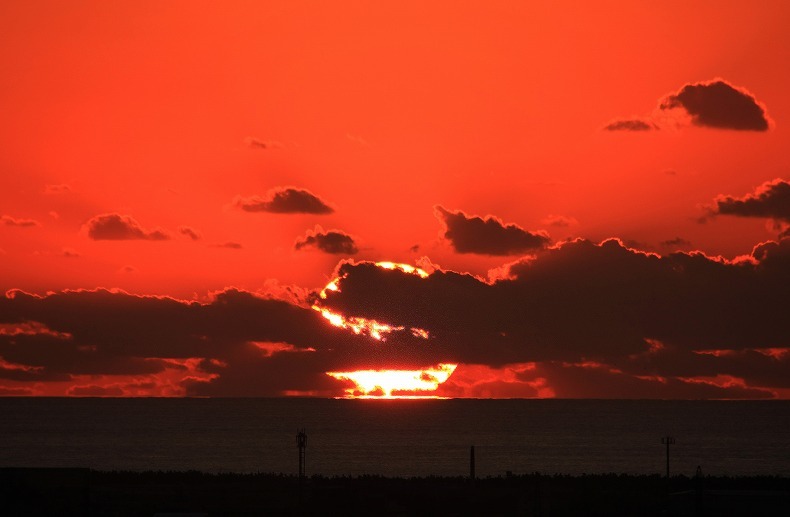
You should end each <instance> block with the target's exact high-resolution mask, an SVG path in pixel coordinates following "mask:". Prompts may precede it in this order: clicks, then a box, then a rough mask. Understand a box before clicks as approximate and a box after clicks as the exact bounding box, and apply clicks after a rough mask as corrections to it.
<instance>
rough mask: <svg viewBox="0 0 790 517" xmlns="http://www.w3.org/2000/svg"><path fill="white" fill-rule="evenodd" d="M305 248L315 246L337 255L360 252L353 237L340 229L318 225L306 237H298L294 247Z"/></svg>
mask: <svg viewBox="0 0 790 517" xmlns="http://www.w3.org/2000/svg"><path fill="white" fill-rule="evenodd" d="M303 248H315V249H318V250H321V251H323V252H324V253H331V254H335V255H355V254H356V253H358V252H359V248H357V245H356V243H355V242H354V239H353V237H351V236H350V235H348V234H345V233H343V232H341V231H340V230H328V231H324V230H323V228H321V227H320V226H316V227H315V230H313V231H310V230H308V231H307V234H306V235H305V236H304V237H302V238H300V239H297V241H296V243H295V244H294V249H296V250H301V249H303Z"/></svg>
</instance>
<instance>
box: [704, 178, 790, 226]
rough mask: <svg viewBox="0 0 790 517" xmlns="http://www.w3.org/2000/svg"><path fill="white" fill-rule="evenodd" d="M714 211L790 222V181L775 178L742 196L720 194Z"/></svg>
mask: <svg viewBox="0 0 790 517" xmlns="http://www.w3.org/2000/svg"><path fill="white" fill-rule="evenodd" d="M713 211H714V213H718V214H722V215H735V216H739V217H768V218H772V219H779V220H782V221H786V222H790V183H788V182H787V181H785V180H782V179H775V180H773V181H769V182H766V183H763V184H762V185H761V186H759V187H757V189H755V191H754V193H752V194H746V195H745V196H743V197H740V198H736V197H732V196H720V197H719V198H717V199H716V206H715V207H714V209H713Z"/></svg>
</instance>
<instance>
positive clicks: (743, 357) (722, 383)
mask: <svg viewBox="0 0 790 517" xmlns="http://www.w3.org/2000/svg"><path fill="white" fill-rule="evenodd" d="M430 269H431V272H430V274H429V275H428V276H427V277H426V278H422V277H420V276H418V275H416V274H408V273H404V272H403V271H401V270H398V269H397V268H396V269H383V268H381V267H378V266H376V265H375V264H372V263H370V262H358V263H357V262H353V261H344V262H342V263H341V264H340V265H339V267H338V269H337V271H336V274H337V276H338V278H339V284H338V287H339V289H338V290H337V291H327V293H326V299H321V298H320V297H318V296H317V295H314V296H313V297H312V298H311V299H310V302H309V303H312V302H313V301H315V302H316V303H320V304H322V307H325V308H327V309H329V310H332V311H334V312H338V313H343V314H345V315H347V316H359V317H364V318H368V319H372V320H376V321H379V322H386V323H389V324H391V325H399V326H403V327H404V328H405V329H404V331H402V332H397V331H396V332H392V333H390V334H387V336H386V338H387V339H386V341H384V342H377V343H375V344H372V343H371V340H370V338H369V337H368V336H364V335H355V334H354V333H352V332H349V331H347V330H344V329H340V328H337V327H334V326H332V325H330V324H329V322H327V321H326V320H325V319H324V318H323V317H322V315H321V313H319V312H318V311H315V310H312V309H310V308H309V307H308V306H306V305H305V306H302V305H297V304H294V303H291V302H287V301H284V300H279V299H272V298H267V297H264V296H260V295H256V294H253V293H250V292H246V291H240V290H235V289H228V290H225V291H222V292H220V293H216V294H215V295H213V296H212V298H211V299H210V300H209V301H206V302H187V301H181V300H176V299H173V298H168V297H154V296H137V295H131V294H127V293H124V292H119V291H107V290H93V291H65V292H60V293H50V294H47V295H46V296H37V295H32V294H27V293H24V292H21V291H11V292H9V293H8V294H7V295H6V296H5V297H2V298H0V358H2V359H0V379H5V380H6V381H8V382H9V383H12V384H13V383H17V384H14V385H13V387H14V388H16V387H21V386H18V383H31V385H34V384H35V383H46V382H55V381H58V382H62V381H69V380H70V381H71V382H72V384H73V385H74V386H76V388H74V390H75V391H74V392H73V393H75V394H78V393H81V394H88V393H95V394H103V395H112V394H118V393H124V394H129V393H133V394H134V393H139V390H142V389H144V387H143V384H144V382H143V381H144V380H145V379H150V378H152V377H156V376H161V375H171V376H173V377H174V378H177V379H178V380H177V381H176V382H177V383H179V384H178V386H180V389H181V390H183V391H182V393H185V394H188V395H196V396H280V395H284V394H289V393H291V394H293V393H302V394H312V395H321V396H334V395H338V394H340V393H341V392H342V389H343V388H344V387H345V384H344V383H343V382H341V381H337V380H334V379H332V378H330V377H329V376H327V375H326V374H325V372H327V371H352V370H356V369H361V368H365V369H368V368H403V369H413V368H421V367H425V366H427V365H434V364H438V363H451V362H455V363H460V364H461V365H462V366H459V370H458V376H457V377H455V376H454V377H451V380H450V381H448V384H447V385H446V386H445V387H443V388H442V389H443V392H442V393H444V394H447V395H448V396H453V395H459V396H460V395H463V396H471V395H475V394H476V396H506V395H512V396H534V395H539V396H541V394H544V395H545V394H546V393H549V392H551V393H554V394H555V395H557V396H565V397H616V398H623V397H639V398H656V397H658V398H743V397H748V398H757V397H766V396H772V395H773V391H772V390H778V389H787V388H788V387H790V380H788V379H790V327H788V326H787V325H785V324H784V322H785V321H786V319H787V318H786V315H787V314H788V313H790V301H789V300H788V297H787V293H788V292H789V291H790V240H779V241H769V242H765V243H762V244H760V245H758V246H756V247H755V248H754V250H753V252H752V254H751V256H750V257H748V259H743V258H742V259H739V260H737V261H727V260H724V259H720V258H712V257H708V256H705V255H704V254H702V253H699V252H693V253H684V252H677V253H672V254H669V255H666V256H659V255H657V254H649V253H644V252H640V251H638V250H634V249H629V248H627V247H625V246H624V245H623V244H622V243H621V242H620V241H617V240H608V241H605V242H603V243H601V244H595V243H592V242H589V241H585V240H576V241H572V242H567V243H563V244H561V245H557V246H554V247H551V248H548V249H546V250H543V251H541V252H540V253H538V254H537V255H535V256H533V257H529V258H523V259H520V260H517V261H515V262H513V263H511V264H509V265H507V266H505V267H503V268H502V270H501V271H500V272H499V273H498V274H495V275H492V278H496V280H488V281H486V280H483V279H480V278H478V277H475V276H472V275H468V274H461V273H457V272H453V271H447V270H441V269H438V267H434V268H430ZM409 328H417V329H424V330H425V331H427V333H428V336H429V337H428V339H427V340H426V339H422V338H419V337H417V336H414V335H413V334H412V333H411V332H409ZM475 365H480V368H478V369H476V367H475ZM508 365H511V366H508ZM512 365H517V366H512ZM497 369H503V370H501V371H507V372H508V373H507V375H500V376H499V377H497V376H495V375H494V376H491V377H487V378H481V379H479V381H469V379H473V378H474V376H475V372H477V371H488V372H496V370H497ZM465 371H466V373H464V372H465ZM85 376H91V377H90V378H86V377H85ZM102 376H105V377H106V376H109V377H111V378H110V379H109V380H110V381H111V382H99V381H97V380H96V379H99V378H102ZM129 376H134V377H136V378H140V380H139V382H143V384H139V385H138V388H136V389H132V388H128V387H127V384H125V383H128V382H129V380H128V377H129ZM465 376H466V377H465ZM115 377H124V378H127V379H126V380H125V381H124V382H121V381H118V380H116V381H113V380H112V378H115ZM145 382H148V381H145ZM35 385H38V384H35ZM99 388H101V389H99ZM64 390H65V388H64ZM102 390H107V391H102Z"/></svg>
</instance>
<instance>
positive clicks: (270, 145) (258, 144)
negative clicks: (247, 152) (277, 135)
mask: <svg viewBox="0 0 790 517" xmlns="http://www.w3.org/2000/svg"><path fill="white" fill-rule="evenodd" d="M244 143H245V144H246V145H247V147H251V148H252V149H282V147H283V144H281V143H280V142H275V141H273V140H259V139H258V138H255V137H252V136H248V137H247V138H245V139H244Z"/></svg>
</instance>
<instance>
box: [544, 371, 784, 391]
mask: <svg viewBox="0 0 790 517" xmlns="http://www.w3.org/2000/svg"><path fill="white" fill-rule="evenodd" d="M537 373H538V374H540V375H544V376H545V377H547V378H549V379H552V384H553V385H554V386H556V388H555V390H554V394H555V396H557V397H561V398H599V399H607V398H618V399H622V398H625V399H656V398H659V399H700V398H704V399H741V398H749V399H754V398H771V397H773V393H772V392H771V391H769V390H765V389H759V388H748V387H745V386H726V387H725V386H718V385H715V384H712V383H707V382H698V381H690V380H683V379H678V378H667V379H660V380H658V379H651V378H647V377H645V376H642V377H639V376H634V375H629V374H626V373H623V372H620V371H617V370H613V369H611V368H609V367H607V366H605V365H569V364H561V363H555V362H548V363H542V364H540V365H538V371H537Z"/></svg>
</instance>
